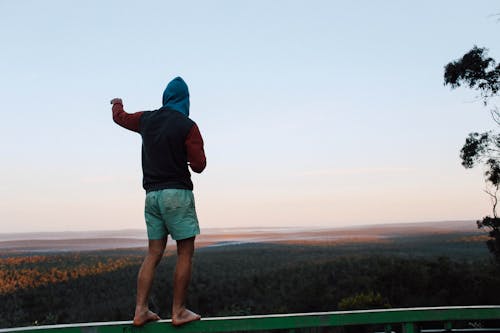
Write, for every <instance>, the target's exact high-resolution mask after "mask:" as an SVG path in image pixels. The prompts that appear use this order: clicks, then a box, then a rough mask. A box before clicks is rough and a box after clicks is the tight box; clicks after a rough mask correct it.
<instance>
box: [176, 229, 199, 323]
mask: <svg viewBox="0 0 500 333" xmlns="http://www.w3.org/2000/svg"><path fill="white" fill-rule="evenodd" d="M194 239H195V238H194V237H191V238H188V239H182V240H178V241H177V263H176V265H175V273H174V300H173V303H172V325H174V326H180V325H183V324H186V323H189V322H191V321H195V320H200V319H201V316H200V315H199V314H197V313H194V312H193V311H191V310H188V309H186V306H185V302H186V297H187V289H188V286H189V282H190V280H191V267H192V259H193V253H194Z"/></svg>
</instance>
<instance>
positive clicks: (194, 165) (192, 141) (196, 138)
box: [186, 124, 207, 173]
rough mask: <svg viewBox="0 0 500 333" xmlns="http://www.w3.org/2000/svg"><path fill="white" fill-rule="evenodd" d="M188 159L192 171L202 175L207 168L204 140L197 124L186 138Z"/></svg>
mask: <svg viewBox="0 0 500 333" xmlns="http://www.w3.org/2000/svg"><path fill="white" fill-rule="evenodd" d="M186 149H187V158H188V161H189V163H190V165H191V170H193V171H194V172H196V173H201V172H202V171H203V170H204V169H205V167H206V166H207V159H206V157H205V151H204V150H203V139H202V137H201V134H200V130H199V129H198V126H197V125H196V124H194V125H193V127H191V130H190V131H189V133H188V136H187V138H186Z"/></svg>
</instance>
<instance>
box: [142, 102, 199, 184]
mask: <svg viewBox="0 0 500 333" xmlns="http://www.w3.org/2000/svg"><path fill="white" fill-rule="evenodd" d="M193 126H196V125H195V123H194V122H193V121H192V120H191V119H189V118H188V117H186V116H185V115H183V114H181V113H180V112H177V111H174V110H171V109H168V108H161V109H159V110H156V111H148V112H144V113H143V114H142V116H141V119H140V125H139V133H140V134H141V136H142V169H143V174H144V178H143V186H144V189H145V190H146V191H147V192H149V191H155V190H159V189H165V188H176V189H186V190H192V189H193V183H192V182H191V175H190V173H189V170H188V154H187V148H186V139H187V138H188V136H189V134H190V131H191V129H192V128H193Z"/></svg>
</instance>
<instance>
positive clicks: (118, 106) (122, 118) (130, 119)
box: [111, 98, 144, 132]
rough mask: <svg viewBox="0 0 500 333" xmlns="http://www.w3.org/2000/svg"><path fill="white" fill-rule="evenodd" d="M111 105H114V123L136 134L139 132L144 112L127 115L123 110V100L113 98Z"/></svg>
mask: <svg viewBox="0 0 500 333" xmlns="http://www.w3.org/2000/svg"><path fill="white" fill-rule="evenodd" d="M111 104H112V105H113V107H112V111H113V121H114V122H115V123H117V124H118V125H120V126H121V127H124V128H126V129H129V130H131V131H134V132H139V124H140V121H141V115H142V114H143V113H144V111H141V112H136V113H127V112H125V110H123V102H122V100H121V98H113V99H112V100H111Z"/></svg>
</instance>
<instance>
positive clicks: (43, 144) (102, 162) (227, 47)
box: [0, 0, 500, 232]
mask: <svg viewBox="0 0 500 333" xmlns="http://www.w3.org/2000/svg"><path fill="white" fill-rule="evenodd" d="M499 12H500V5H499V3H498V1H493V0H490V1H487V0H478V1H456V0H453V1H452V0H443V1H434V0H433V1H430V0H424V1H399V0H398V1H368V0H367V1H310V0H308V1H268V0H264V1H255V0H254V1H234V0H231V1H175V2H174V1H122V0H120V1H100V0H99V1H97V0H94V1H88V0H86V1H63V0H61V1H54V0H45V1H28V0H23V1H15V0H10V1H7V0H0V48H1V49H0V103H1V104H0V110H1V115H2V119H3V121H2V131H1V132H0V136H1V137H0V139H1V140H0V151H1V156H2V160H1V164H0V232H16V231H54V230H59V231H64V230H88V229H90V230H99V229H124V228H143V227H144V221H143V203H144V191H143V190H142V187H141V184H142V183H141V181H142V180H141V178H142V174H141V164H140V146H141V141H140V136H139V135H137V134H135V133H133V132H129V131H127V130H124V129H122V128H120V127H118V126H117V125H115V124H114V123H113V121H112V119H111V108H110V105H109V100H110V99H111V98H113V97H121V98H122V99H123V100H124V105H125V110H127V111H128V112H135V111H140V110H152V109H155V108H158V107H160V106H161V105H160V104H161V95H162V92H163V89H164V87H165V85H166V84H167V83H168V81H169V80H170V79H172V78H173V77H175V76H177V75H180V76H182V77H183V78H184V79H185V80H186V82H187V83H188V85H189V88H190V93H191V117H192V119H193V120H195V121H196V122H197V123H198V125H199V127H200V130H201V133H202V135H203V137H204V140H205V151H206V154H207V161H208V166H207V169H206V170H205V172H204V173H203V174H201V175H193V181H194V184H195V196H196V200H197V201H196V203H197V209H198V215H199V218H200V223H201V226H202V229H203V228H207V227H249V226H259V227H262V226H347V225H353V224H371V223H396V222H418V221H435V220H457V219H459V220H464V219H477V218H481V217H483V216H485V215H487V214H489V213H490V202H489V199H488V197H487V195H486V194H484V192H483V189H484V187H485V184H484V181H483V178H482V176H481V173H482V170H481V169H477V170H466V169H464V168H463V167H462V166H461V165H460V159H459V150H460V148H461V147H462V145H463V143H464V140H465V137H466V135H467V134H468V133H469V132H471V131H483V130H487V129H492V128H494V126H493V121H492V120H491V118H490V116H489V112H488V109H487V108H485V107H484V106H483V105H482V104H481V103H480V102H477V101H475V100H476V93H474V92H471V91H468V90H466V89H459V90H456V91H451V90H450V88H449V87H445V86H443V67H444V65H445V64H446V63H448V62H449V61H451V60H454V59H457V58H459V57H460V56H462V55H463V54H464V53H465V52H466V51H468V50H469V49H471V48H472V47H473V46H474V45H478V46H480V47H487V48H489V50H490V51H489V55H490V56H492V57H493V58H495V59H497V60H500V40H499V38H498V32H499V31H500V22H499V21H498V16H492V15H494V14H496V13H499Z"/></svg>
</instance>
